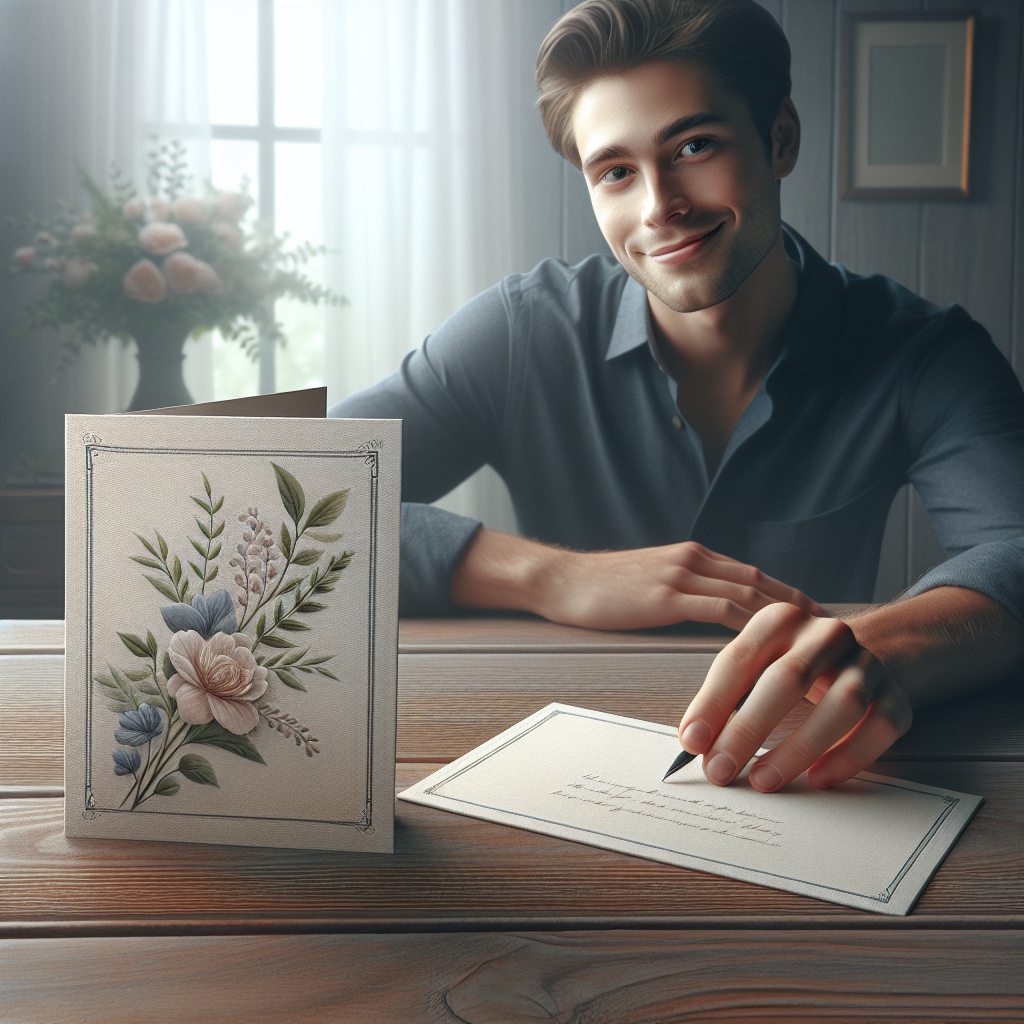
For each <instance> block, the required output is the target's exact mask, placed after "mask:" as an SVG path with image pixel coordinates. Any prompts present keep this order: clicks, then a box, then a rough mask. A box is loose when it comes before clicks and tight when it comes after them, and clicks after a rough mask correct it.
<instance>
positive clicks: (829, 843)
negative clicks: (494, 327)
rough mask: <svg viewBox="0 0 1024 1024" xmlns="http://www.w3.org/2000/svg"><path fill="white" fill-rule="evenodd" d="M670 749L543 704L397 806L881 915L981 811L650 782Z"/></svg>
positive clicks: (909, 796) (911, 793) (664, 729)
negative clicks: (482, 821)
mask: <svg viewBox="0 0 1024 1024" xmlns="http://www.w3.org/2000/svg"><path fill="white" fill-rule="evenodd" d="M678 753H679V741H678V739H677V737H676V730H675V729H673V728H671V727H670V726H665V725H657V724H655V723H653V722H640V721H636V720H635V719H632V718H622V717H620V716H618V715H609V714H606V713H604V712H601V711H588V710H586V709H584V708H575V707H571V706H569V705H565V704H549V705H548V706H547V707H546V708H543V709H542V710H540V711H538V712H537V713H536V714H534V715H531V716H530V717H529V718H527V719H525V720H524V721H522V722H520V723H519V724H518V725H514V726H513V727H512V728H511V729H508V730H506V731H505V732H503V733H501V735H499V736H496V737H495V738H494V739H492V740H489V741H488V742H487V743H484V744H482V745H481V746H479V747H477V748H476V749H475V750H471V751H470V752H469V753H468V754H466V755H464V756H463V757H460V758H459V759H458V760H457V761H455V762H454V763H452V764H450V765H445V766H444V767H443V768H440V769H439V770H438V771H436V772H434V774H433V775H430V776H428V777H427V778H425V779H423V780H422V781H420V782H418V783H416V785H414V786H411V787H410V788H409V789H406V790H404V791H403V792H402V793H400V794H399V798H400V799H402V800H411V801H412V802H414V803H420V804H426V805H427V806H430V807H440V808H442V809H443V810H446V811H456V812H458V813H460V814H469V815H472V816H473V817H477V818H486V819H488V820H489V821H497V822H501V823H503V824H506V825H515V826H517V827H519V828H526V829H530V830H531V831H534V832H545V833H547V834H549V835H553V836H560V837H562V838H563V839H572V840H575V841H576V842H580V843H588V844H590V845H591V846H601V847H604V848H605V849H608V850H619V851H620V852H622V853H631V854H635V855H636V856H638V857H648V858H650V859H651V860H659V861H664V862H665V863H668V864H677V865H679V866H681V867H687V868H695V869H697V870H699V871H710V872H713V873H714V874H717V875H726V876H728V877H729V878H738V879H742V880H744V881H748V882H757V883H758V884H760V885H767V886H772V887H773V888H776V889H787V890H789V891H790V892H797V893H803V894H805V895H807V896H817V897H818V898H819V899H823V900H830V901H832V902H834V903H845V904H846V905H848V906H851V907H860V908H861V909H862V910H874V911H877V912H879V913H883V914H906V913H908V912H909V910H910V908H911V907H912V906H913V905H914V901H915V900H916V899H917V897H918V896H919V895H920V893H921V891H922V889H924V887H925V885H927V883H928V880H929V879H930V878H931V877H932V875H933V874H934V872H935V870H936V869H937V868H938V866H939V864H940V863H941V862H942V859H943V858H944V857H945V856H946V854H947V853H948V852H949V849H950V847H951V846H952V845H953V843H954V842H955V841H956V838H957V836H958V835H959V834H960V832H961V831H962V830H963V828H964V827H965V826H966V825H967V822H968V821H970V819H971V815H972V814H974V812H975V811H976V810H977V809H978V807H979V805H980V804H981V798H980V797H976V796H968V795H967V794H965V793H954V792H952V791H950V790H945V789H937V788H936V787H934V786H923V785H919V784H917V783H914V782H906V781H904V780H902V779H891V778H886V777H885V776H881V775H871V774H869V773H867V772H862V773H861V774H860V775H858V776H857V777H856V778H853V779H850V780H849V781H848V782H844V783H842V784H841V785H839V786H836V787H835V788H833V789H828V790H819V789H815V788H814V787H813V786H811V785H810V784H809V783H808V782H807V780H806V777H801V778H800V779H797V780H796V781H795V782H793V783H791V784H790V785H789V786H787V787H786V788H785V789H784V790H782V791H781V792H779V793H758V792H757V791H756V790H754V789H752V788H751V787H750V785H749V784H748V783H747V781H746V772H744V773H743V774H742V775H741V776H740V778H739V779H737V780H736V781H735V782H734V783H733V784H732V785H730V786H725V787H721V786H715V785H712V783H710V782H708V781H707V779H705V777H704V773H703V772H702V771H701V767H700V764H699V763H698V762H696V761H695V762H693V763H692V764H690V765H689V766H687V767H686V768H684V769H683V770H682V771H680V772H678V773H677V774H675V775H673V776H672V777H671V778H670V779H668V780H664V781H663V780H662V775H663V774H664V772H665V769H666V768H668V766H669V764H670V763H671V762H672V760H673V758H675V756H676V754H678Z"/></svg>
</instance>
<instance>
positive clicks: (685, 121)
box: [583, 110, 729, 174]
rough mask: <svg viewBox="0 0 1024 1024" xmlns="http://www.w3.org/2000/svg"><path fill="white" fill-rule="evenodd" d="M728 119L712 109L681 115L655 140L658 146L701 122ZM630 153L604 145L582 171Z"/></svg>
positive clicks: (719, 121)
mask: <svg viewBox="0 0 1024 1024" xmlns="http://www.w3.org/2000/svg"><path fill="white" fill-rule="evenodd" d="M728 120H729V119H728V118H727V117H726V116H725V115H724V114H718V113H715V112H714V111H710V110H708V111H703V112H702V113H699V114H690V116H689V117H681V118H679V120H678V121H673V122H672V123H671V124H670V125H668V127H666V128H663V129H662V130H661V131H660V132H658V135H657V137H656V141H657V143H658V145H659V146H661V145H664V144H665V143H666V142H668V140H669V139H673V138H675V137H676V136H677V135H682V134H683V132H688V131H689V130H690V129H691V128H697V127H698V126H700V125H702V124H724V123H725V122H727V121H728ZM631 155H632V154H631V153H630V150H629V149H628V148H627V147H626V146H620V145H611V146H605V147H604V148H602V149H599V150H598V151H597V152H596V153H592V154H591V155H590V156H589V157H588V158H587V162H586V163H585V164H584V165H583V173H584V174H586V173H587V171H589V170H590V168H591V167H593V166H594V165H595V164H600V163H604V162H605V161H606V160H614V159H615V158H617V157H629V156H631Z"/></svg>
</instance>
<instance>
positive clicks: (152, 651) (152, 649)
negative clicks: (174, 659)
mask: <svg viewBox="0 0 1024 1024" xmlns="http://www.w3.org/2000/svg"><path fill="white" fill-rule="evenodd" d="M146 649H147V650H148V651H149V656H150V657H151V658H155V657H156V652H157V646H156V637H155V636H153V631H152V630H151V629H147V630H146Z"/></svg>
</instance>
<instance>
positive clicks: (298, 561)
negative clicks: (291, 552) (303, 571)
mask: <svg viewBox="0 0 1024 1024" xmlns="http://www.w3.org/2000/svg"><path fill="white" fill-rule="evenodd" d="M322 556H323V552H322V551H317V550H316V549H315V548H306V550H305V551H300V552H299V553H298V554H297V555H296V556H295V557H294V558H293V559H292V565H316V563H317V562H319V561H320V559H321V557H322Z"/></svg>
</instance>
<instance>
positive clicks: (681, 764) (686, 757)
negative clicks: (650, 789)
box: [661, 690, 751, 782]
mask: <svg viewBox="0 0 1024 1024" xmlns="http://www.w3.org/2000/svg"><path fill="white" fill-rule="evenodd" d="M750 694H751V691H750V690H747V692H746V693H745V694H743V696H742V697H740V702H739V704H737V705H736V708H735V710H734V711H733V713H732V714H733V715H735V714H736V712H737V711H739V709H740V708H741V707H743V702H744V701H745V700H746V699H747V698H748V697H749V696H750ZM729 717H730V718H731V717H732V715H730V716H729ZM695 757H700V754H691V753H690V752H689V751H688V750H684V751H683V752H682V753H681V754H679V756H678V757H677V758H676V759H675V760H674V761H673V762H672V763H671V764H670V765H669V766H668V771H667V772H665V775H664V776H663V778H662V780H661V781H662V782H664V781H665V779H667V778H668V777H669V776H670V775H675V773H676V772H677V771H679V769H680V768H685V767H686V766H687V765H688V764H689V763H690V762H691V761H692V760H693V759H694V758H695Z"/></svg>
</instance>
